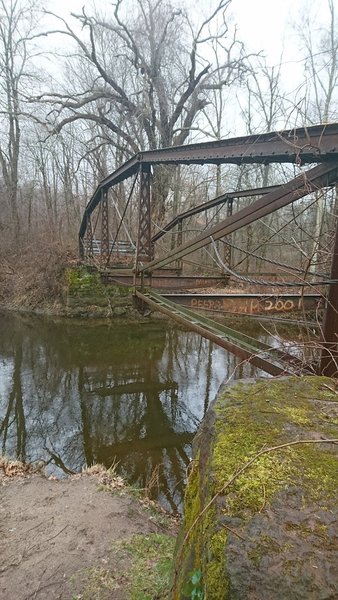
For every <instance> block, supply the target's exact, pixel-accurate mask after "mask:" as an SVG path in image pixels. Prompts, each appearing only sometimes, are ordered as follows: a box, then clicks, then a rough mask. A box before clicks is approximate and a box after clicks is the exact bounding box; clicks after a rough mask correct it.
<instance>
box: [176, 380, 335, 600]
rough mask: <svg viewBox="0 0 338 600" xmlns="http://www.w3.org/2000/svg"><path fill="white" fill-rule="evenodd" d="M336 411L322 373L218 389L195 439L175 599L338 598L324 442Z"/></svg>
mask: <svg viewBox="0 0 338 600" xmlns="http://www.w3.org/2000/svg"><path fill="white" fill-rule="evenodd" d="M337 417H338V393H337V392H336V390H335V382H334V381H333V380H330V379H326V378H324V377H302V378H301V377H298V378H297V377H291V378H287V379H280V380H272V379H265V380H260V381H256V382H252V381H251V382H248V381H246V382H238V383H236V384H234V385H231V386H226V387H225V388H223V390H222V392H221V393H220V395H219V397H218V399H217V400H216V402H215V403H214V404H213V406H212V408H211V409H210V410H209V412H208V414H207V417H206V419H205V422H204V424H203V426H202V428H201V430H200V432H199V434H198V436H197V439H196V444H195V459H194V460H193V461H192V468H191V473H190V477H189V484H188V487H187V492H186V499H185V519H184V525H183V530H182V532H181V535H180V538H179V542H178V545H177V548H176V570H175V581H174V585H173V594H172V598H173V599H174V600H177V599H185V598H204V599H205V600H216V599H217V600H218V599H224V600H246V599H255V600H267V599H269V600H305V598H306V600H311V599H313V600H325V599H326V600H329V599H332V600H333V599H334V598H338V571H337V569H336V561H337V537H338V507H337V490H338V445H337V444H334V443H327V442H323V441H322V440H324V439H325V440H327V439H333V438H338V420H337ZM302 440H307V442H306V443H304V442H301V441H302ZM294 442H297V443H294ZM298 442H301V443H298ZM276 446H282V447H279V448H275V447H276ZM194 582H195V583H194Z"/></svg>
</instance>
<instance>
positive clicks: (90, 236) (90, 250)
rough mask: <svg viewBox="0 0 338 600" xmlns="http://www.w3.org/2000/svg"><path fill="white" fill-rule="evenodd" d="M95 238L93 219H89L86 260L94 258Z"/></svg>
mask: <svg viewBox="0 0 338 600" xmlns="http://www.w3.org/2000/svg"><path fill="white" fill-rule="evenodd" d="M93 237H94V236H93V227H92V219H91V217H89V219H88V225H87V243H86V258H87V257H89V258H94V247H93Z"/></svg>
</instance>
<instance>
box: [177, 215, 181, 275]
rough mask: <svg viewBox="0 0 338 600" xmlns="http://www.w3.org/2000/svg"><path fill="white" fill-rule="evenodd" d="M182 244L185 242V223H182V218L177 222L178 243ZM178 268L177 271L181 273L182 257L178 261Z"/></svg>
mask: <svg viewBox="0 0 338 600" xmlns="http://www.w3.org/2000/svg"><path fill="white" fill-rule="evenodd" d="M181 244H183V223H182V219H180V220H179V222H178V224H177V245H178V246H181ZM176 268H177V272H178V275H180V273H181V271H182V259H181V258H179V259H178V260H177V261H176Z"/></svg>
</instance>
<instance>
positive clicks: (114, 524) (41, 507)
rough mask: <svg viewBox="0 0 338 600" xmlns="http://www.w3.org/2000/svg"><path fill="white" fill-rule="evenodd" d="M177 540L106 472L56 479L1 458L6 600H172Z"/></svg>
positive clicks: (150, 508)
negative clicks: (170, 598)
mask: <svg viewBox="0 0 338 600" xmlns="http://www.w3.org/2000/svg"><path fill="white" fill-rule="evenodd" d="M176 533H177V523H176V522H175V520H174V519H172V518H170V517H168V516H167V515H166V513H164V512H163V511H161V510H160V509H158V508H156V509H155V504H154V503H152V502H150V501H148V500H146V499H144V498H143V499H142V498H137V497H135V495H133V494H132V493H131V491H130V490H129V489H128V488H127V487H126V486H125V485H124V483H123V481H122V479H121V478H120V477H118V476H115V475H114V474H113V473H111V472H109V471H106V470H105V469H103V468H101V467H92V468H91V469H89V470H87V471H84V472H83V473H82V474H81V475H77V476H74V477H70V478H68V479H66V480H55V479H52V478H47V477H44V476H43V475H41V473H40V474H38V473H36V472H34V469H32V468H31V467H29V466H24V465H21V464H20V463H17V462H14V463H13V462H12V463H11V462H8V461H4V460H3V459H0V540H1V541H0V553H1V565H0V599H1V600H33V599H34V600H40V599H44V598H48V599H50V600H53V599H56V598H57V599H61V600H70V599H72V600H75V599H78V600H80V599H81V600H106V599H108V598H109V599H110V598H114V599H115V600H127V599H128V598H132V597H133V598H135V597H137V598H141V597H142V598H143V597H144V598H146V597H151V598H153V597H155V596H156V598H158V599H163V600H164V599H165V598H167V597H168V590H169V578H170V572H171V558H172V556H173V548H174V543H175V537H176Z"/></svg>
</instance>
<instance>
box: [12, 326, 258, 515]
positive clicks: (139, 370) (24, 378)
mask: <svg viewBox="0 0 338 600" xmlns="http://www.w3.org/2000/svg"><path fill="white" fill-rule="evenodd" d="M238 362H239V361H238V359H236V357H234V356H233V355H231V354H229V353H227V352H226V351H224V350H223V349H221V348H219V347H217V346H214V345H213V344H212V343H211V342H209V341H208V340H205V339H203V338H201V337H200V336H199V335H197V334H194V333H192V332H185V331H179V330H176V329H174V328H172V327H171V326H168V325H166V324H164V323H162V322H160V323H149V324H146V325H145V324H143V325H142V324H140V325H138V324H135V325H134V324H133V325H127V326H120V327H116V326H115V325H114V324H107V323H96V324H90V323H88V322H84V321H82V322H73V321H69V320H51V319H48V320H47V319H42V318H37V317H34V318H32V317H27V316H14V315H2V316H1V315H0V444H1V452H2V453H3V454H8V455H9V456H11V457H17V458H20V459H21V460H27V461H36V460H44V461H46V462H48V463H49V469H50V472H53V473H55V474H57V475H60V473H64V472H66V473H67V472H71V471H78V470H80V469H81V468H82V467H83V466H84V465H85V464H87V465H90V464H93V463H96V462H100V463H103V464H104V465H106V466H107V467H109V466H111V465H112V464H114V463H118V469H119V471H120V473H121V474H122V475H123V476H124V477H125V478H126V479H127V480H128V481H129V482H130V483H134V484H135V483H137V484H138V485H140V486H141V487H145V486H146V485H147V482H149V479H150V477H151V476H152V475H154V473H156V478H155V477H153V479H154V480H156V482H157V485H158V495H159V498H160V500H161V501H162V502H164V503H165V504H166V506H169V507H170V508H171V509H172V510H174V511H175V510H177V509H178V508H179V506H180V504H181V501H182V496H183V490H184V481H185V473H186V467H187V464H188V462H189V456H190V449H191V441H192V439H193V436H194V434H195V432H196V429H197V427H198V425H199V423H200V421H201V419H202V418H203V415H204V414H205V411H206V409H207V407H208V406H209V404H210V402H211V400H213V398H214V397H215V395H216V393H217V391H218V389H219V386H220V385H221V383H222V382H223V381H224V380H225V379H226V378H227V377H228V376H229V375H230V374H231V373H232V372H233V371H234V370H235V368H236V365H238ZM253 373H254V371H253V368H252V367H251V366H248V365H246V366H244V367H243V366H240V367H239V368H237V370H236V377H243V376H246V377H248V376H252V375H253Z"/></svg>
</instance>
